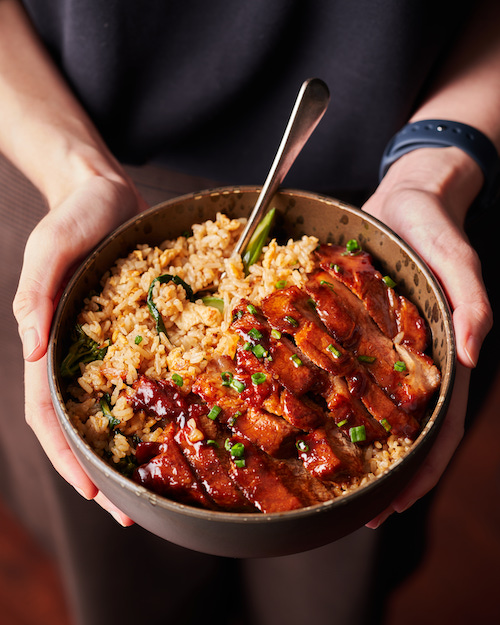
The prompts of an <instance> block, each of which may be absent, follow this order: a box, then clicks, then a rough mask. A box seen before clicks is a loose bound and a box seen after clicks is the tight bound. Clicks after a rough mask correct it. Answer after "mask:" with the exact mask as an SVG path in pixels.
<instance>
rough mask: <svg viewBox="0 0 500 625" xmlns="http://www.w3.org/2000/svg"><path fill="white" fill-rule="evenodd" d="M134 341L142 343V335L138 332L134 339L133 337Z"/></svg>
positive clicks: (137, 343)
mask: <svg viewBox="0 0 500 625" xmlns="http://www.w3.org/2000/svg"><path fill="white" fill-rule="evenodd" d="M134 343H135V344H136V345H139V344H140V343H142V336H141V335H140V334H138V335H137V336H136V337H135V339H134Z"/></svg>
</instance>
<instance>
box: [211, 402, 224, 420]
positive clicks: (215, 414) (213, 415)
mask: <svg viewBox="0 0 500 625" xmlns="http://www.w3.org/2000/svg"><path fill="white" fill-rule="evenodd" d="M221 410H222V408H221V407H220V406H217V404H216V405H215V406H213V408H212V409H211V410H210V412H209V413H208V414H207V417H208V418H209V419H211V420H212V421H215V419H217V417H218V416H219V414H220V412H221Z"/></svg>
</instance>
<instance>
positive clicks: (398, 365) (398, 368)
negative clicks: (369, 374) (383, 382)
mask: <svg viewBox="0 0 500 625" xmlns="http://www.w3.org/2000/svg"><path fill="white" fill-rule="evenodd" d="M394 371H406V364H405V363H404V362H403V361H402V360H396V362H395V363H394Z"/></svg>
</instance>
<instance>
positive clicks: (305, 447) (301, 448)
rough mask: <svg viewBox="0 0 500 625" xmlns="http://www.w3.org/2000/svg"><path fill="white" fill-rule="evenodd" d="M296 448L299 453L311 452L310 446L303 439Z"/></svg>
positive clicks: (297, 443) (296, 444)
mask: <svg viewBox="0 0 500 625" xmlns="http://www.w3.org/2000/svg"><path fill="white" fill-rule="evenodd" d="M295 446H296V447H297V449H298V450H299V451H302V452H304V453H307V452H308V451H309V445H308V444H307V443H306V442H305V441H303V440H302V439H299V440H298V441H297V442H296V443H295Z"/></svg>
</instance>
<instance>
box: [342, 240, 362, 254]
mask: <svg viewBox="0 0 500 625" xmlns="http://www.w3.org/2000/svg"><path fill="white" fill-rule="evenodd" d="M345 249H346V251H347V252H348V253H349V254H358V253H359V252H360V251H361V247H360V245H359V243H358V242H357V241H356V239H349V241H347V244H346V246H345Z"/></svg>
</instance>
